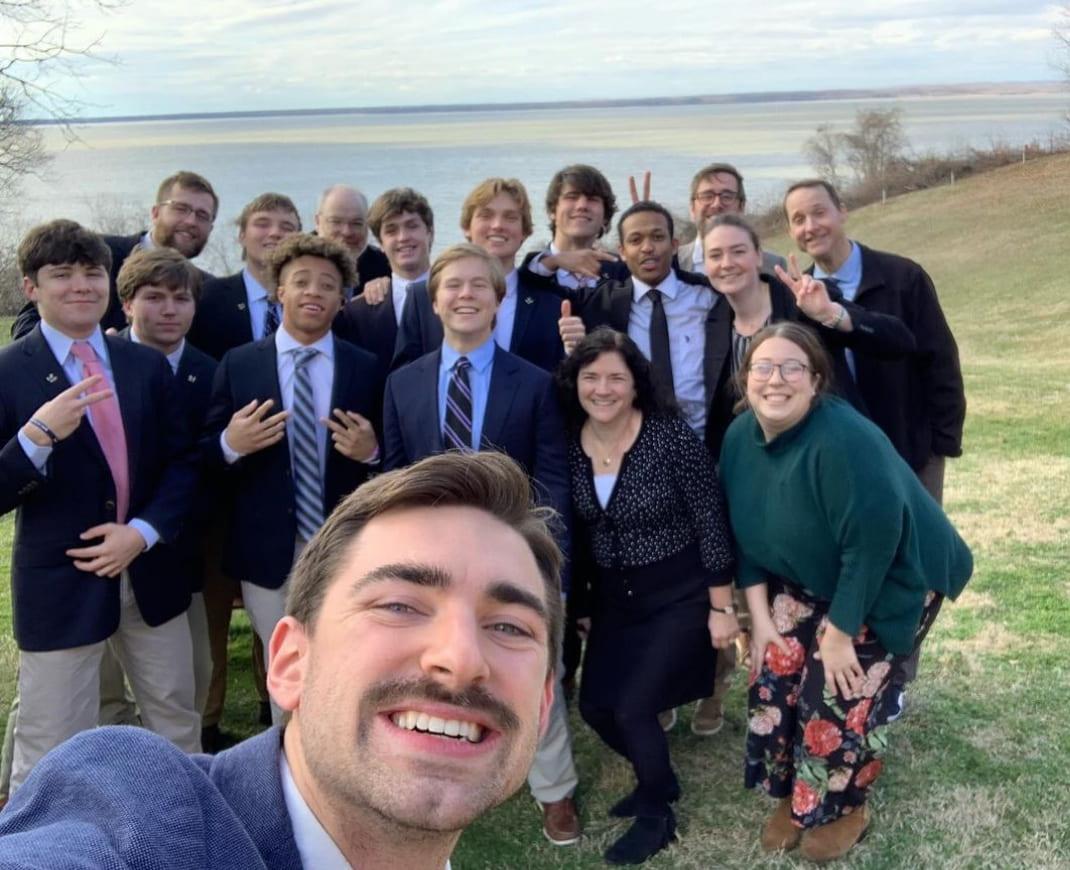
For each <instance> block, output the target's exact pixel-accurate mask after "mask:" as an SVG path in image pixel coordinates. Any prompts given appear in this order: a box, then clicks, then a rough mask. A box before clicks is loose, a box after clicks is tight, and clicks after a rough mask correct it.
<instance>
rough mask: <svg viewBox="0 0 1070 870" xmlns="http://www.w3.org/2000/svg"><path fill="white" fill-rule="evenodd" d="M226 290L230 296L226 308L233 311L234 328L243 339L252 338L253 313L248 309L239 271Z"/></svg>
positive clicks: (242, 280) (250, 339)
mask: <svg viewBox="0 0 1070 870" xmlns="http://www.w3.org/2000/svg"><path fill="white" fill-rule="evenodd" d="M227 290H228V291H229V293H228V295H229V297H230V300H229V304H228V305H227V310H229V311H232V312H233V313H234V326H235V329H236V330H237V331H239V332H241V334H242V335H244V336H245V341H246V342H250V341H252V340H253V313H252V311H250V310H249V301H248V299H247V298H246V295H245V278H243V277H242V273H241V272H239V273H238V274H237V275H236V276H235V280H234V282H233V283H232V284H230V285H228V287H227Z"/></svg>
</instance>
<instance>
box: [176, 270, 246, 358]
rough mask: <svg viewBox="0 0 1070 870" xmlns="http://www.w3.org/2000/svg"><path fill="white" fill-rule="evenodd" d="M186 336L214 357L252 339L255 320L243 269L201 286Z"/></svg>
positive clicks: (195, 345) (220, 356) (220, 355)
mask: <svg viewBox="0 0 1070 870" xmlns="http://www.w3.org/2000/svg"><path fill="white" fill-rule="evenodd" d="M186 338H187V339H188V340H189V341H190V342H192V343H193V346H194V347H197V348H199V349H200V350H202V351H204V352H205V353H206V354H208V356H210V357H212V358H213V359H215V360H221V359H223V354H225V353H226V352H227V351H228V350H230V349H231V348H234V347H240V346H241V345H243V344H248V343H249V342H250V341H252V340H253V322H252V320H251V319H250V317H249V300H248V296H247V295H246V292H245V279H244V278H243V277H242V273H241V272H236V273H235V274H233V275H227V276H226V277H225V278H213V279H212V280H211V281H206V282H205V283H204V286H203V287H202V288H201V298H200V299H198V300H197V313H196V314H194V315H193V324H192V325H191V326H190V328H189V334H188V335H187V336H186Z"/></svg>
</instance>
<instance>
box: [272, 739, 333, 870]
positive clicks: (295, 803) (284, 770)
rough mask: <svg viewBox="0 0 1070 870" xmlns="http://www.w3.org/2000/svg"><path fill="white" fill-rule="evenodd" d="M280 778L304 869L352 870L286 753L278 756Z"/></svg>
mask: <svg viewBox="0 0 1070 870" xmlns="http://www.w3.org/2000/svg"><path fill="white" fill-rule="evenodd" d="M279 775H280V777H281V778H282V796H283V799H284V800H285V801H286V813H287V815H289V817H290V825H291V827H292V828H293V832H294V842H295V843H296V844H297V852H298V854H299V855H300V856H301V863H302V865H304V866H305V867H316V868H320V867H323V868H326V870H349V867H350V865H349V862H348V861H346V858H345V855H343V854H342V850H341V849H339V848H338V844H337V843H335V842H334V840H332V839H331V835H330V834H328V833H327V831H326V830H325V829H324V827H323V825H321V824H320V821H319V819H317V818H316V816H315V814H314V813H313V812H312V810H311V809H310V808H309V806H308V803H306V801H305V799H304V797H302V796H301V792H300V791H299V790H298V788H297V783H295V782H294V778H293V774H292V773H290V765H289V764H288V763H287V761H286V753H285V752H280V753H279Z"/></svg>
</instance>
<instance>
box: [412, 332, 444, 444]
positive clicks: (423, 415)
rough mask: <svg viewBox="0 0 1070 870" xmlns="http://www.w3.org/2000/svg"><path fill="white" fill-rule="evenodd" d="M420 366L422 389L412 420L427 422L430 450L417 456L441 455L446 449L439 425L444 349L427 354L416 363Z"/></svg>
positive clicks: (416, 396) (416, 398)
mask: <svg viewBox="0 0 1070 870" xmlns="http://www.w3.org/2000/svg"><path fill="white" fill-rule="evenodd" d="M416 365H418V366H420V369H421V370H420V380H421V381H422V382H423V386H422V388H421V389H420V390H419V391H418V392H417V393H416V395H415V396H414V397H413V403H414V404H415V407H414V408H413V414H412V419H413V420H417V421H419V420H426V421H428V422H427V426H426V430H425V431H426V434H427V437H428V441H429V442H430V448H431V449H430V450H427V451H422V450H421V451H419V452H418V453H417V454H416V455H417V456H428V455H430V454H432V453H441V452H442V451H443V449H444V445H443V443H442V427H441V426H440V425H439V422H438V421H439V407H438V370H439V367H440V366H441V365H442V347H441V346H439V348H438V350H436V351H435V352H434V353H430V354H427V355H426V356H423V357H421V358H420V360H419V361H418V362H417V363H416Z"/></svg>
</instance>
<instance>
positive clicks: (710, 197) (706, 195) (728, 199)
mask: <svg viewBox="0 0 1070 870" xmlns="http://www.w3.org/2000/svg"><path fill="white" fill-rule="evenodd" d="M695 199H697V200H698V201H699V202H701V203H703V204H705V205H709V204H710V203H711V202H713V201H714V200H715V199H719V200H720V201H721V205H735V204H736V203H737V202H739V194H738V193H736V192H735V191H734V190H704V191H702V193H699V194H696V195H695Z"/></svg>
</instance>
